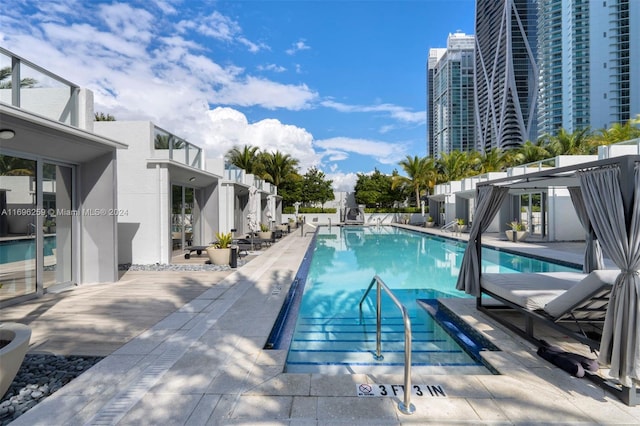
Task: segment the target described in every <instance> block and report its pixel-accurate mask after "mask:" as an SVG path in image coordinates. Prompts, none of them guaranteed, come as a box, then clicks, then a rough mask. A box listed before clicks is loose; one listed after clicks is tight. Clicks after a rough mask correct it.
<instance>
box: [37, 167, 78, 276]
mask: <svg viewBox="0 0 640 426" xmlns="http://www.w3.org/2000/svg"><path fill="white" fill-rule="evenodd" d="M71 182H72V170H71V167H66V166H60V165H55V164H48V163H45V164H44V165H43V167H42V207H43V210H44V212H45V217H44V221H43V226H42V231H43V233H44V237H43V244H42V250H41V251H42V256H43V262H44V270H43V276H42V283H43V285H44V287H45V288H46V287H49V286H51V285H54V284H64V283H69V282H71V275H72V274H71V272H72V269H71V268H72V219H73V215H72V213H71V212H72V209H73V204H72V198H71V197H72V185H71Z"/></svg>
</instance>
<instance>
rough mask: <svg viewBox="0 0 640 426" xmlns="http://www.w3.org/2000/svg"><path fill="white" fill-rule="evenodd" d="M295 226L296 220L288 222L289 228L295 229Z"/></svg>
mask: <svg viewBox="0 0 640 426" xmlns="http://www.w3.org/2000/svg"><path fill="white" fill-rule="evenodd" d="M297 227H298V224H297V223H296V222H289V228H291V229H296V228H297Z"/></svg>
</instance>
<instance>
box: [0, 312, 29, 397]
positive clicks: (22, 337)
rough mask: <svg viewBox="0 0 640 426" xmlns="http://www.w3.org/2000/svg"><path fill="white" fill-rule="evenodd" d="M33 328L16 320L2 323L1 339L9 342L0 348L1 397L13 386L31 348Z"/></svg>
mask: <svg viewBox="0 0 640 426" xmlns="http://www.w3.org/2000/svg"><path fill="white" fill-rule="evenodd" d="M29 339H31V329H30V328H29V327H27V326H26V325H24V324H18V323H15V322H4V323H0V341H9V344H8V345H6V346H3V347H1V348H0V398H1V397H3V396H4V394H5V393H6V392H7V389H9V386H11V382H13V379H14V377H16V374H17V373H18V370H19V369H20V365H22V361H23V360H24V355H25V354H26V353H27V350H28V349H29Z"/></svg>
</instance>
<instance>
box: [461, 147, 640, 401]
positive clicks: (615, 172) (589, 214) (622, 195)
mask: <svg viewBox="0 0 640 426" xmlns="http://www.w3.org/2000/svg"><path fill="white" fill-rule="evenodd" d="M554 186H562V187H568V188H573V189H571V195H572V201H573V203H574V206H575V207H576V211H577V212H578V216H579V218H580V221H581V223H582V225H583V227H584V228H585V235H586V241H587V250H586V253H585V262H584V272H585V273H588V272H591V270H594V269H601V265H602V256H601V252H600V251H599V249H598V246H597V244H600V245H601V246H602V250H603V251H604V252H605V253H607V256H608V257H609V258H610V259H611V260H612V261H613V262H614V263H615V265H616V266H617V267H618V268H619V269H620V272H619V273H618V274H617V277H616V278H615V280H614V281H613V286H612V289H611V295H610V298H609V301H608V303H607V308H606V314H605V318H604V324H603V327H602V335H601V338H600V345H599V346H600V353H599V355H598V361H599V363H600V364H601V365H603V366H608V367H609V368H610V371H609V375H610V376H611V378H612V379H614V380H615V381H616V382H617V383H616V385H617V387H618V392H617V393H618V396H619V397H620V399H622V400H623V401H624V402H625V403H627V404H629V405H635V404H637V403H638V401H639V397H638V393H637V390H636V387H637V385H638V384H639V383H640V336H639V334H638V330H640V311H639V310H640V273H639V269H640V207H638V204H639V203H640V156H638V155H625V156H620V157H614V158H607V159H602V160H597V161H592V162H587V163H582V164H578V165H573V166H567V167H558V168H554V169H550V170H545V171H541V172H535V173H529V174H525V175H520V176H515V177H508V178H503V179H496V180H493V181H489V182H484V183H481V184H478V186H477V207H476V212H475V216H474V221H473V225H472V227H471V230H470V231H469V234H470V235H469V244H468V246H467V249H466V251H465V255H464V259H463V261H462V265H461V270H460V275H459V276H458V283H457V286H456V287H457V288H458V289H459V290H463V291H465V292H466V293H469V294H471V295H473V296H476V298H477V303H478V306H481V305H482V303H481V302H482V300H481V297H482V294H483V293H485V291H484V290H485V289H483V287H482V283H481V267H480V265H481V252H480V249H481V245H482V242H481V234H482V232H484V231H485V230H486V229H487V227H488V226H489V224H490V223H491V221H492V220H493V218H494V216H495V215H496V213H497V211H498V210H499V208H500V206H501V205H502V202H503V201H504V199H505V198H506V195H507V194H508V193H509V192H517V191H522V190H523V189H532V188H548V187H554ZM539 278H540V277H539ZM574 281H575V280H574ZM573 284H575V282H574V283H573ZM494 290H495V289H494ZM494 293H495V292H494ZM604 387H605V388H607V389H613V388H611V387H610V386H609V385H605V386H604Z"/></svg>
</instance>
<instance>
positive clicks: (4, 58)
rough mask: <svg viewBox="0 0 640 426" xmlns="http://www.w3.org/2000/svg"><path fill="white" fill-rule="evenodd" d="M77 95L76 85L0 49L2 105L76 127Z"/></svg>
mask: <svg viewBox="0 0 640 426" xmlns="http://www.w3.org/2000/svg"><path fill="white" fill-rule="evenodd" d="M79 92H80V88H79V87H78V86H77V85H75V84H73V83H71V82H69V81H67V80H65V79H63V78H62V77H59V76H57V75H55V74H53V73H51V72H49V71H47V70H45V69H44V68H41V67H39V66H37V65H35V64H33V63H31V62H29V61H27V60H25V59H22V58H20V57H18V56H16V55H14V54H12V53H11V52H9V51H8V50H5V49H3V48H1V47H0V102H1V103H4V104H7V105H11V106H14V107H17V108H20V109H23V110H25V111H28V112H32V113H34V114H37V115H39V116H42V117H45V118H48V119H51V120H55V121H59V122H61V123H64V124H67V125H70V126H74V127H78V111H79V109H78V93H79ZM91 119H93V117H91Z"/></svg>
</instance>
